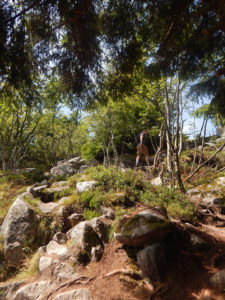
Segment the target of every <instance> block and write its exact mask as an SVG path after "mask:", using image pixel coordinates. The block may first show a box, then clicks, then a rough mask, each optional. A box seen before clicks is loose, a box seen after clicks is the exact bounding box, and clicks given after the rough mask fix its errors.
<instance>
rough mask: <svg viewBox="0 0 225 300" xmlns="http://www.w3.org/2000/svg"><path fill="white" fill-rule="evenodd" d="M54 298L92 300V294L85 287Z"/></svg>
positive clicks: (55, 299) (61, 299) (58, 299)
mask: <svg viewBox="0 0 225 300" xmlns="http://www.w3.org/2000/svg"><path fill="white" fill-rule="evenodd" d="M53 300H92V296H91V292H90V291H89V290H88V289H85V288H84V289H76V290H72V291H68V292H64V293H61V294H58V295H57V296H55V297H54V298H53Z"/></svg>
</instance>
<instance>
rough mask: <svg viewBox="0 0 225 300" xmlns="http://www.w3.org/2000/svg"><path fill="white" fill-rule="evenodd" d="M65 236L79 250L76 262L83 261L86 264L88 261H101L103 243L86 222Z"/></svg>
mask: <svg viewBox="0 0 225 300" xmlns="http://www.w3.org/2000/svg"><path fill="white" fill-rule="evenodd" d="M66 235H67V238H68V239H71V240H73V241H74V243H75V245H76V247H77V248H78V250H79V253H78V255H77V258H78V260H80V261H82V259H83V260H84V261H85V262H88V261H90V260H92V261H98V260H99V259H101V257H102V254H103V250H104V246H103V243H102V241H101V240H100V238H99V236H98V234H97V233H96V232H95V231H94V229H93V228H92V227H91V226H90V225H89V224H88V221H84V222H81V223H79V224H78V225H76V226H74V227H73V228H72V229H71V230H70V231H68V232H67V234H66ZM97 254H98V255H97ZM96 255H97V256H96Z"/></svg>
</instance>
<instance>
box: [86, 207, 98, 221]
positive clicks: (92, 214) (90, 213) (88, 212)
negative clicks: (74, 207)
mask: <svg viewBox="0 0 225 300" xmlns="http://www.w3.org/2000/svg"><path fill="white" fill-rule="evenodd" d="M100 215H101V214H100V213H99V212H97V211H96V210H90V209H86V210H85V211H84V217H85V219H87V220H91V219H93V218H95V217H99V216H100Z"/></svg>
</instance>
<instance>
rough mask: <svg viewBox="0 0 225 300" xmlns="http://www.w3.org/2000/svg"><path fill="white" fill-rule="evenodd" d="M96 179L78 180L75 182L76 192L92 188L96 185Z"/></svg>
mask: <svg viewBox="0 0 225 300" xmlns="http://www.w3.org/2000/svg"><path fill="white" fill-rule="evenodd" d="M96 183H97V182H96V181H94V180H93V181H82V182H78V183H77V184H76V189H77V192H78V193H79V194H80V193H83V192H85V191H88V190H92V189H94V187H95V185H96Z"/></svg>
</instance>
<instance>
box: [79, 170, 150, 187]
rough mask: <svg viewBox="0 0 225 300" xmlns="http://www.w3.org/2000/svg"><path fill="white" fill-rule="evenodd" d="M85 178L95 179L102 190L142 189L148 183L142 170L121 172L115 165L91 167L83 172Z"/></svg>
mask: <svg viewBox="0 0 225 300" xmlns="http://www.w3.org/2000/svg"><path fill="white" fill-rule="evenodd" d="M84 174H85V176H86V177H87V178H90V179H93V180H96V181H97V182H98V187H99V188H100V189H101V190H102V191H110V190H114V191H117V192H118V191H128V192H129V191H130V189H132V190H138V191H140V190H143V189H144V188H145V187H146V185H147V184H148V182H147V180H145V178H144V176H143V172H137V171H136V170H131V169H129V170H127V171H126V172H122V171H121V170H120V169H118V168H116V167H109V168H105V167H103V166H97V167H91V168H89V169H87V170H85V172H84Z"/></svg>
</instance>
